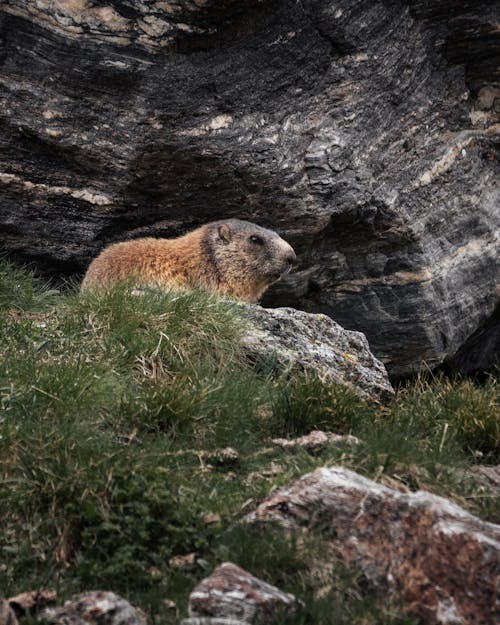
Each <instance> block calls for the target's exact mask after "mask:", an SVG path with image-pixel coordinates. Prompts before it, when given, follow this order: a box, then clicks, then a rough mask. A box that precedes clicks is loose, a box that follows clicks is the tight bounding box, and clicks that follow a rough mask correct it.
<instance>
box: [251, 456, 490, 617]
mask: <svg viewBox="0 0 500 625" xmlns="http://www.w3.org/2000/svg"><path fill="white" fill-rule="evenodd" d="M246 520H247V521H248V522H252V523H256V522H276V523H279V524H281V525H284V526H286V527H289V528H290V527H298V526H307V527H315V526H319V527H320V528H321V530H322V531H324V533H325V540H329V541H333V542H334V543H335V546H336V550H337V552H340V553H341V554H342V556H343V558H344V559H345V562H346V563H347V564H349V565H351V566H356V567H359V568H360V569H361V571H362V572H363V574H364V575H365V577H366V579H367V580H368V581H369V583H370V584H371V585H372V586H373V587H375V588H377V589H378V590H379V591H380V592H382V593H384V595H386V596H387V597H388V598H389V599H393V600H396V601H399V602H402V603H403V605H404V606H405V608H406V609H408V610H409V611H410V612H413V613H416V614H418V615H420V616H421V617H422V618H423V619H424V622H426V623H441V624H443V625H471V624H472V623H474V624H475V625H493V623H497V622H500V601H499V596H498V584H499V583H500V526H498V525H494V524H492V523H486V522H483V521H481V520H479V519H478V518H476V517H474V516H472V515H471V514H469V513H467V512H466V511H465V510H463V509H462V508H460V507H459V506H457V505H455V504H453V503H451V502H450V501H448V500H446V499H443V498H441V497H436V496H435V495H431V494H429V493H426V492H424V491H419V492H416V493H401V492H398V491H395V490H393V489H390V488H387V487H385V486H382V485H380V484H377V483H375V482H373V481H371V480H369V479H366V478H364V477H361V476H359V475H357V474H356V473H354V472H352V471H349V470H346V469H341V468H321V469H318V470H316V471H314V472H313V473H310V474H308V475H305V476H304V477H302V478H301V479H299V480H297V481H295V482H292V483H291V484H289V485H288V486H285V487H283V488H281V489H279V490H278V491H276V492H275V493H273V494H271V495H270V496H269V497H268V498H267V499H266V500H264V501H263V502H262V503H261V504H260V505H259V507H258V508H257V509H256V510H255V511H254V512H252V513H251V514H249V515H247V517H246ZM325 552H326V550H325Z"/></svg>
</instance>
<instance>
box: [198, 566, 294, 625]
mask: <svg viewBox="0 0 500 625" xmlns="http://www.w3.org/2000/svg"><path fill="white" fill-rule="evenodd" d="M295 607H296V601H295V597H294V596H293V595H291V594H289V593H285V592H282V591H281V590H279V589H278V588H276V587H275V586H271V585H270V584H266V583H265V582H263V581H262V580H260V579H258V578H257V577H254V576H253V575H250V573H247V572H246V571H244V570H243V569H241V568H240V567H239V566H236V564H233V563H232V562H225V563H224V564H221V565H220V566H219V567H217V568H216V569H215V571H214V572H213V573H212V574H211V575H210V577H207V578H206V579H204V580H203V581H202V582H200V583H199V584H198V586H196V588H195V589H194V590H193V592H192V593H191V595H190V597H189V616H190V617H216V618H217V619H219V618H224V619H226V618H227V619H238V620H240V621H243V622H264V623H265V622H266V619H267V620H269V619H270V618H274V619H275V618H277V617H278V616H279V615H280V614H281V615H284V614H287V613H290V612H293V610H294V609H295ZM189 623H191V621H189Z"/></svg>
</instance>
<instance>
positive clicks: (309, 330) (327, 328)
mask: <svg viewBox="0 0 500 625" xmlns="http://www.w3.org/2000/svg"><path fill="white" fill-rule="evenodd" d="M240 310H241V312H242V313H243V315H244V316H245V318H247V319H248V321H249V326H248V329H247V330H246V332H245V335H244V337H243V344H244V346H245V347H246V349H247V350H248V351H249V353H250V354H251V355H252V356H253V357H255V356H257V357H259V358H263V357H264V358H265V357H268V358H270V359H273V360H274V359H276V360H277V362H278V364H279V366H280V367H282V368H287V367H288V368H293V367H297V368H300V369H302V370H304V371H308V372H313V373H315V374H316V375H318V376H319V377H321V378H323V379H326V380H330V381H333V382H336V383H338V384H342V385H345V386H349V387H350V388H352V389H353V390H354V391H355V392H356V393H358V394H359V395H360V396H361V397H368V398H371V399H387V398H389V397H391V396H392V394H393V392H394V391H393V389H392V386H391V384H390V382H389V379H388V377H387V372H386V370H385V367H384V365H383V364H382V363H381V362H380V361H379V360H377V358H375V357H374V356H373V354H372V353H371V352H370V348H369V346H368V341H367V340H366V337H365V336H364V335H363V334H361V333H360V332H353V331H349V330H345V329H344V328H343V327H342V326H340V325H339V324H338V323H336V322H335V321H333V319H331V318H330V317H327V316H326V315H321V314H319V315H315V314H310V313H305V312H302V311H300V310H295V309H294V308H274V309H266V308H262V307H261V306H256V305H245V306H241V307H240Z"/></svg>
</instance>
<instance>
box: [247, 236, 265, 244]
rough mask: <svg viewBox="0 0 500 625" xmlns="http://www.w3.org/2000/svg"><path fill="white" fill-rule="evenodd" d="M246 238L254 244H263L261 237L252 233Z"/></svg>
mask: <svg viewBox="0 0 500 625" xmlns="http://www.w3.org/2000/svg"><path fill="white" fill-rule="evenodd" d="M248 238H249V240H250V241H251V242H252V243H255V244H256V245H264V239H261V238H260V237H258V236H257V235H256V234H252V236H251V237H248Z"/></svg>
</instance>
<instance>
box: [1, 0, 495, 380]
mask: <svg viewBox="0 0 500 625" xmlns="http://www.w3.org/2000/svg"><path fill="white" fill-rule="evenodd" d="M497 21H498V7H497V5H496V3H491V2H490V1H489V0H478V2H474V3H471V2H469V1H468V0H460V1H458V2H456V1H454V2H452V0H445V1H444V2H443V1H441V0H439V1H438V0H406V1H405V0H394V1H391V2H381V1H380V0H369V1H368V2H366V1H362V0H337V1H336V2H335V3H332V2H330V1H327V0H304V1H303V2H299V3H297V2H294V1H292V0H280V1H278V2H270V1H262V0H251V1H249V2H245V3H241V2H237V1H236V0H172V1H169V2H159V1H158V2H150V1H147V2H146V1H145V0H139V1H136V0H134V1H132V0H107V1H106V2H104V3H103V2H96V1H94V0H79V1H78V2H75V1H70V0H60V1H59V2H55V1H54V0H37V2H32V0H4V1H3V2H2V5H1V7H0V59H1V61H0V62H1V67H0V85H1V87H0V89H1V90H0V130H1V132H0V194H1V202H0V228H1V231H2V237H1V239H2V248H3V251H6V252H8V253H9V254H11V255H13V256H14V257H16V258H19V259H21V260H34V261H36V264H37V266H38V267H40V268H41V269H42V270H45V271H46V272H57V273H60V272H62V273H65V274H71V273H73V272H78V271H82V270H83V269H84V268H85V266H86V264H87V263H88V262H89V260H90V259H91V257H93V256H95V255H96V254H97V253H98V251H99V250H100V249H101V248H102V247H103V246H104V245H105V244H107V243H109V242H110V241H113V240H118V239H123V238H127V237H135V236H140V235H144V234H150V235H160V236H176V235H178V234H180V233H181V232H184V231H186V230H187V229H189V228H191V227H194V226H197V225H199V224H201V223H203V222H207V221H210V220H213V219H216V218H221V217H229V216H234V217H240V218H243V219H249V220H251V221H256V222H258V223H260V224H262V225H264V226H267V227H271V228H274V229H276V230H278V231H279V232H280V234H282V235H283V236H284V238H286V239H288V240H289V241H290V242H291V243H292V245H293V246H294V247H295V249H296V250H297V251H298V252H299V254H300V266H299V270H298V271H297V272H296V273H295V274H294V275H291V276H290V277H289V278H288V279H287V280H285V281H283V282H282V283H280V284H279V285H278V286H277V287H276V288H274V289H273V291H271V292H270V293H269V294H268V296H267V300H266V302H267V303H271V304H273V305H288V306H290V305H291V306H294V307H296V308H302V309H306V310H309V311H314V312H323V313H326V314H328V315H331V316H332V317H333V318H334V319H336V320H337V321H338V322H340V323H341V324H342V325H344V326H346V327H347V328H349V329H355V330H361V331H363V332H364V333H365V334H366V335H367V337H368V339H369V341H370V344H371V346H372V348H373V349H374V352H375V354H376V355H377V356H378V357H380V358H381V359H382V360H383V361H384V362H385V363H386V365H387V366H388V368H389V370H390V372H391V373H392V374H393V375H395V376H399V375H406V374H409V373H411V372H414V371H416V370H417V369H418V367H419V366H420V365H421V363H422V361H426V362H427V363H428V364H429V365H431V366H432V365H435V364H439V363H441V362H442V361H443V360H444V359H445V358H446V357H449V356H452V355H453V354H454V353H455V352H456V351H457V350H458V348H459V347H460V346H461V345H463V344H464V343H465V341H466V339H467V338H468V337H469V336H470V335H471V334H472V333H473V332H475V331H476V330H478V328H479V327H481V326H482V324H483V323H484V322H486V320H487V318H488V316H489V315H491V313H492V312H493V310H494V308H495V306H496V304H497V302H498V294H499V276H500V263H499V262H498V261H499V254H500V253H499V248H500V246H499V240H498V236H499V231H500V211H499V209H498V207H499V204H500V192H499V186H498V175H499V171H500V167H499V161H498V159H499V150H498V146H499V125H498V112H499V108H500V105H499V102H500V88H499V87H500V76H499V73H500V72H499V69H498V68H499V67H500V62H499V58H500V52H499V51H500V43H499V42H500V35H499V31H498V28H497V27H496V22H497Z"/></svg>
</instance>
